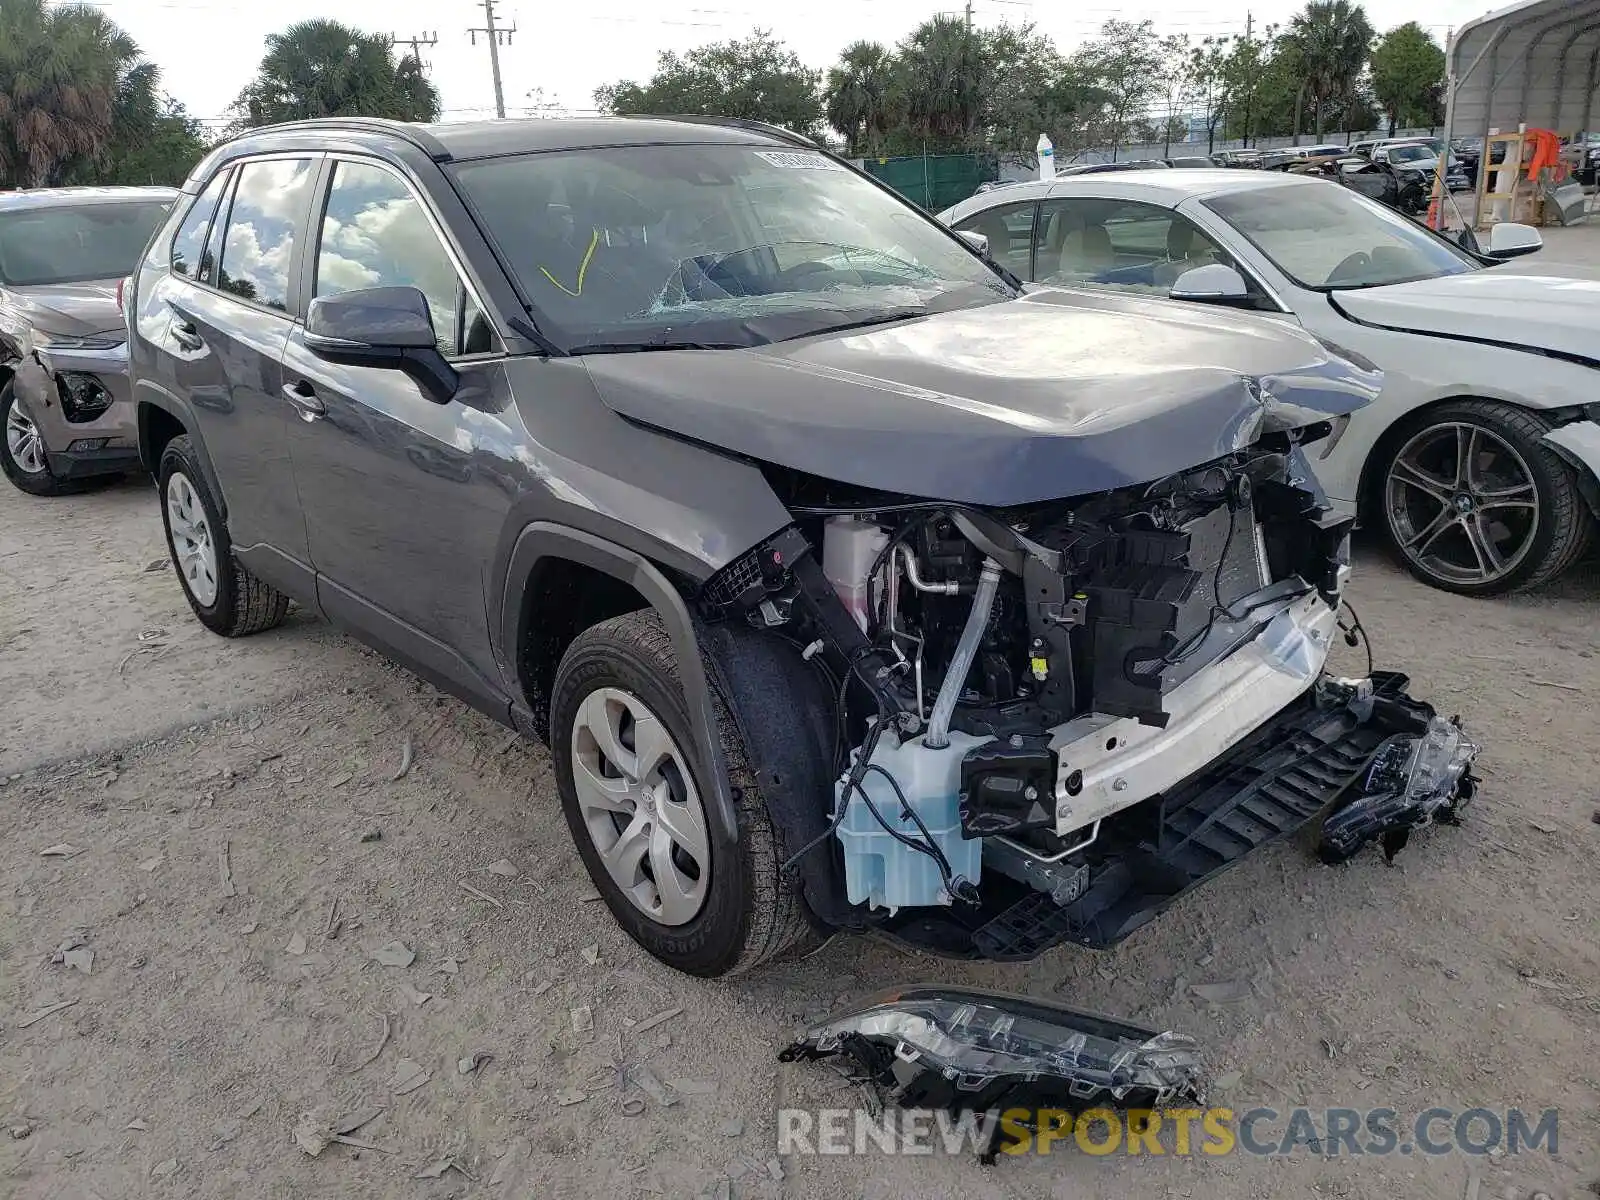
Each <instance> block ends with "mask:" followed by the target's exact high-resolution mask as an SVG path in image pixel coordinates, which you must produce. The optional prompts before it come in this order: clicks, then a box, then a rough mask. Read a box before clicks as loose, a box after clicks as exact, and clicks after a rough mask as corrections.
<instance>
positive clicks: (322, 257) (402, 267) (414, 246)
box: [316, 162, 481, 354]
mask: <svg viewBox="0 0 1600 1200" xmlns="http://www.w3.org/2000/svg"><path fill="white" fill-rule="evenodd" d="M374 287H414V288H416V289H418V290H419V291H420V292H421V293H422V294H423V295H424V296H425V297H426V298H427V301H428V311H429V312H430V313H432V314H433V327H434V329H435V330H436V331H437V332H438V334H439V349H440V351H441V352H442V353H444V354H455V353H457V352H458V351H459V350H461V349H463V346H462V341H463V340H466V341H468V342H469V343H470V335H463V334H462V333H460V332H458V330H457V328H456V316H457V312H458V311H459V306H460V300H461V298H462V296H463V293H464V289H463V287H462V284H461V279H460V276H458V275H457V274H456V269H455V265H454V264H453V263H452V262H451V261H450V258H449V256H448V255H447V254H446V253H445V249H444V246H443V245H442V244H441V243H440V241H439V235H438V234H436V233H435V232H434V230H433V226H432V225H431V224H430V223H429V221H428V217H427V214H426V213H425V212H424V211H423V208H422V204H421V202H420V201H419V200H418V199H417V198H416V196H415V195H413V194H412V192H411V189H410V188H409V187H407V186H406V184H405V183H404V181H402V180H401V179H400V178H399V177H398V176H396V175H395V174H393V173H392V172H390V171H387V170H384V169H383V168H382V167H375V166H371V165H369V164H366V163H356V162H341V163H339V164H338V165H337V166H335V167H334V173H333V185H332V187H331V188H330V189H329V192H328V207H327V210H326V212H325V213H324V214H323V218H322V241H321V244H320V245H319V246H318V249H317V285H316V294H317V295H318V296H333V295H337V294H339V293H340V292H353V291H357V290H359V289H361V288H374ZM475 315H476V310H475V309H474V310H473V314H472V315H470V316H469V317H468V324H469V325H470V324H471V322H472V317H473V316H475ZM480 319H481V318H480ZM467 348H471V347H470V346H469V347H467Z"/></svg>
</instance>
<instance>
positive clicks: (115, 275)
mask: <svg viewBox="0 0 1600 1200" xmlns="http://www.w3.org/2000/svg"><path fill="white" fill-rule="evenodd" d="M171 207H172V202H171V201H170V200H104V201H98V202H87V203H83V204H73V205H63V206H60V207H50V208H33V209H19V210H17V211H14V212H7V213H0V283H8V284H10V285H12V286H13V287H40V286H48V285H50V284H58V283H88V282H90V281H98V280H109V279H121V278H122V277H124V276H125V275H128V274H130V273H132V271H133V269H134V268H135V267H136V266H137V265H138V263H139V259H140V258H141V257H142V256H143V254H144V251H145V246H146V245H147V244H148V243H149V241H150V238H151V235H153V234H154V233H155V231H156V230H157V229H158V228H160V226H161V223H162V222H163V221H165V220H166V219H167V210H168V209H170V208H171Z"/></svg>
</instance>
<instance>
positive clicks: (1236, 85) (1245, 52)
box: [1219, 25, 1294, 146]
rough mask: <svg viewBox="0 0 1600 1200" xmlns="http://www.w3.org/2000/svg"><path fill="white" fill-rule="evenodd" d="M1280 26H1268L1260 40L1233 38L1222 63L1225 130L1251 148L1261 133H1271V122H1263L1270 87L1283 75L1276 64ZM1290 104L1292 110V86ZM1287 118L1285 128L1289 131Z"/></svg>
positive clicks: (1249, 37) (1284, 122)
mask: <svg viewBox="0 0 1600 1200" xmlns="http://www.w3.org/2000/svg"><path fill="white" fill-rule="evenodd" d="M1277 36H1278V27H1277V26H1276V25H1268V26H1267V27H1266V29H1265V30H1264V31H1263V32H1262V35H1261V36H1260V37H1255V36H1245V37H1237V38H1233V39H1231V40H1230V41H1229V42H1228V44H1227V46H1226V48H1225V49H1226V52H1225V54H1224V55H1223V58H1222V62H1221V64H1220V73H1221V78H1220V81H1219V82H1220V87H1221V89H1222V92H1223V96H1224V99H1223V106H1222V107H1223V117H1222V126H1221V127H1222V129H1223V130H1224V133H1225V135H1226V136H1227V137H1235V138H1239V139H1240V140H1242V141H1243V142H1244V144H1245V145H1247V146H1248V145H1249V144H1250V143H1251V142H1252V141H1253V140H1254V139H1255V138H1256V137H1257V136H1259V135H1260V134H1261V133H1263V132H1266V133H1272V132H1276V130H1275V129H1274V128H1273V127H1272V122H1271V121H1270V119H1264V117H1263V109H1264V108H1266V109H1270V108H1272V107H1273V105H1272V99H1273V96H1272V91H1271V85H1272V84H1273V83H1275V82H1277V80H1276V79H1274V77H1273V76H1274V73H1275V72H1276V73H1278V74H1282V72H1281V69H1278V68H1277V64H1276V58H1277V54H1276V44H1275V43H1276V41H1277ZM1287 91H1288V93H1289V104H1288V105H1286V106H1284V111H1285V113H1286V114H1287V112H1288V111H1289V110H1290V109H1292V107H1293V91H1294V88H1293V86H1290V87H1288V88H1287ZM1288 127H1289V126H1288V117H1287V115H1286V116H1285V117H1284V121H1283V128H1284V130H1285V131H1287V129H1288Z"/></svg>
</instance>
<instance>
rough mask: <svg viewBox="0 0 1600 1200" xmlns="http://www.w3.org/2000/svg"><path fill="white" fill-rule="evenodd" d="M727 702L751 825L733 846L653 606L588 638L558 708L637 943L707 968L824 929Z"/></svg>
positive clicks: (573, 801)
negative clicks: (786, 868)
mask: <svg viewBox="0 0 1600 1200" xmlns="http://www.w3.org/2000/svg"><path fill="white" fill-rule="evenodd" d="M713 704H714V707H715V708H716V711H717V714H718V716H719V727H720V730H721V737H722V751H723V757H724V759H725V760H726V763H727V766H728V781H729V784H730V785H731V791H732V793H733V799H734V807H735V810H736V815H737V818H738V823H739V841H738V845H737V846H736V847H735V848H734V849H733V851H732V852H731V853H727V852H724V851H723V850H722V849H721V848H719V847H717V846H715V845H714V844H713V843H714V841H715V837H714V833H713V829H714V826H713V822H712V818H711V813H710V804H711V801H710V789H709V787H708V785H707V781H708V779H709V774H708V771H707V768H706V766H705V764H704V763H702V762H701V761H700V758H699V754H698V753H697V751H696V748H695V739H694V736H693V725H692V723H691V722H690V720H689V715H688V709H687V707H686V705H685V704H684V700H683V693H682V689H681V688H680V687H679V684H678V673H677V660H676V656H675V653H674V649H673V645H672V639H671V637H670V636H669V635H668V633H667V631H666V629H665V627H664V626H663V625H662V623H661V619H660V617H658V616H657V615H656V614H655V613H654V612H653V611H648V610H647V611H643V612H635V613H629V614H627V615H625V616H621V617H614V618H612V619H611V620H608V621H602V622H601V623H600V624H598V625H595V626H593V627H592V628H590V629H587V630H585V631H584V632H583V633H581V634H579V635H578V637H577V638H576V639H574V641H573V643H572V645H571V646H570V647H569V648H568V649H567V652H566V654H565V655H564V656H563V657H562V660H561V666H560V668H559V669H558V670H557V672H556V679H555V686H554V689H553V695H552V700H551V706H550V707H551V729H550V735H551V736H550V746H551V751H552V754H553V756H554V758H555V766H556V782H557V786H558V787H559V789H560V793H561V806H562V809H563V811H564V812H565V814H566V818H567V824H568V826H569V827H570V829H571V830H572V836H573V839H574V840H575V841H576V842H577V844H578V852H579V854H580V856H581V857H582V858H583V862H584V866H585V867H586V868H587V869H588V871H589V877H590V878H591V879H592V880H593V881H594V884H595V886H596V887H597V888H598V889H599V890H600V893H601V895H602V896H603V897H604V899H605V902H606V905H607V907H609V908H610V910H611V913H612V916H614V917H615V918H616V920H617V923H618V924H619V925H621V926H622V927H623V929H625V930H626V931H627V932H628V934H629V935H630V936H631V937H632V938H633V939H634V940H635V941H636V942H638V943H639V944H640V945H641V946H643V947H644V948H645V949H646V950H648V951H649V952H650V953H651V954H653V955H654V956H655V957H656V958H659V959H660V960H661V961H662V962H664V963H666V964H667V965H669V966H672V967H676V968H677V969H678V970H680V971H685V972H688V973H689V974H692V975H702V976H717V975H732V974H738V973H740V972H743V971H748V970H750V969H751V968H753V967H755V966H758V965H759V964H761V963H763V962H766V961H768V960H770V959H773V958H775V957H777V956H779V955H781V954H784V953H786V952H792V951H794V950H796V949H798V948H800V947H801V946H803V945H805V944H807V943H808V942H809V941H810V939H811V936H812V934H811V927H810V924H809V922H808V921H807V919H806V916H805V913H804V909H803V907H802V902H801V900H800V899H799V897H798V896H796V895H794V894H793V892H792V891H791V890H790V888H789V886H788V884H787V882H786V881H785V880H784V879H783V877H782V874H781V872H780V871H779V864H780V863H781V861H782V858H783V852H782V842H781V840H780V838H779V835H778V833H777V831H776V830H775V829H774V828H773V824H772V821H771V818H770V816H769V814H768V812H767V806H766V803H765V801H764V800H763V799H762V797H761V792H760V789H759V788H758V787H757V786H756V782H755V778H754V775H753V774H752V773H751V771H750V770H749V768H748V766H747V764H746V761H745V753H744V746H743V742H742V739H741V738H740V736H739V734H738V732H737V730H736V729H735V727H734V724H733V722H732V721H731V720H730V719H729V718H728V715H727V713H726V711H725V709H724V707H723V705H722V703H721V700H720V698H718V697H716V696H715V694H713Z"/></svg>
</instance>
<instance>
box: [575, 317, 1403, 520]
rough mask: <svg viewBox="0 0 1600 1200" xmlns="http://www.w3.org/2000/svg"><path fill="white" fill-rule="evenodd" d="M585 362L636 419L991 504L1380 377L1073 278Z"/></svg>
mask: <svg viewBox="0 0 1600 1200" xmlns="http://www.w3.org/2000/svg"><path fill="white" fill-rule="evenodd" d="M588 369H589V372H590V374H591V376H592V378H593V379H594V382H595V385H596V387H597V388H598V389H599V392H600V395H601V397H602V398H603V399H604V401H605V403H606V404H607V405H609V406H610V407H611V408H613V409H614V410H615V411H617V412H619V413H621V414H622V415H623V416H626V417H628V418H630V419H632V420H635V421H638V422H640V423H643V424H648V425H651V426H655V427H657V428H660V429H663V430H667V431H670V432H672V433H676V434H679V435H681V436H683V437H687V438H692V439H693V440H695V441H698V442H703V443H706V444H708V445H712V446H717V447H721V448H723V449H726V450H729V451H733V452H735V453H738V454H742V455H748V456H749V457H752V458H756V459H760V460H762V461H765V462H770V463H775V464H778V465H781V466H785V467H791V468H794V469H797V470H801V471H806V472H809V473H811V474H814V475H817V476H821V477H823V478H827V479H836V480H840V481H842V482H847V483H853V484H858V485H862V486H866V487H872V488H878V489H882V490H884V491H892V492H899V493H903V494H908V495H913V496H921V497H927V498H930V499H938V500H950V501H955V502H959V503H966V504H980V505H1012V504H1028V503H1033V502H1036V501H1040V500H1048V499H1056V498H1059V497H1065V496H1074V495H1080V494H1084V493H1089V492H1096V491H1103V490H1106V489H1110V488H1117V487H1124V486H1127V485H1130V484H1137V483H1144V482H1148V481H1151V480H1155V479H1160V478H1162V477H1163V476H1165V475H1168V474H1170V473H1172V472H1174V471H1179V470H1182V469H1184V468H1186V467H1191V466H1195V465H1197V464H1199V463H1203V462H1207V461H1209V460H1211V459H1214V458H1217V457H1220V456H1221V455H1224V454H1227V453H1230V452H1232V451H1234V450H1238V449H1240V448H1242V447H1244V446H1247V445H1249V444H1250V443H1251V442H1253V441H1255V440H1256V439H1257V438H1258V437H1259V436H1260V435H1261V434H1262V433H1263V432H1266V431H1269V430H1271V429H1281V428H1294V427H1297V426H1303V425H1307V424H1311V423H1313V422H1316V421H1319V420H1322V419H1325V418H1327V417H1329V416H1335V415H1339V414H1343V413H1348V412H1351V411H1353V410H1354V409H1357V408H1360V407H1361V406H1362V405H1364V404H1366V403H1367V402H1368V401H1369V400H1371V398H1372V397H1373V396H1374V395H1376V394H1377V389H1378V384H1379V382H1380V376H1379V375H1378V374H1377V373H1376V372H1367V371H1363V370H1360V369H1358V368H1356V367H1355V366H1353V365H1351V364H1350V363H1348V362H1346V361H1344V360H1343V359H1342V358H1334V357H1331V356H1330V354H1329V353H1328V352H1327V351H1325V350H1324V349H1323V348H1322V346H1321V345H1319V344H1318V343H1317V342H1316V341H1315V340H1314V339H1313V338H1311V337H1310V336H1308V335H1307V334H1305V333H1303V332H1302V331H1300V330H1299V329H1298V328H1296V327H1293V326H1289V325H1286V324H1284V323H1282V322H1278V321H1273V320H1270V319H1267V318H1264V317H1255V316H1249V315H1242V314H1236V313H1232V312H1229V311H1226V310H1221V309H1217V308H1208V307H1201V306H1195V307H1188V306H1184V305H1178V304H1174V303H1172V302H1171V301H1167V300H1149V301H1147V300H1142V299H1138V298H1134V297H1125V296H1114V295H1109V294H1104V293H1094V292H1088V291H1072V290H1064V289H1046V290H1041V291H1036V292H1033V293H1031V294H1029V295H1027V296H1024V297H1023V298H1021V299H1017V300H1011V301H1006V302H1003V303H999V304H992V305H987V306H985V307H981V308H972V309H963V310H958V311H955V312H947V313H939V314H935V315H932V316H927V317H919V318H913V319H910V320H907V321H904V322H899V323H896V324H894V325H884V326H877V327H873V328H868V329H862V330H859V331H846V332H841V333H834V334H821V335H818V336H815V337H808V338H803V339H798V340H795V341H789V342H781V343H777V344H774V345H768V346H759V347H754V348H751V349H748V350H704V351H701V350H678V351H671V352H666V353H657V354H614V355H594V356H591V357H590V358H589V359H588Z"/></svg>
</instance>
